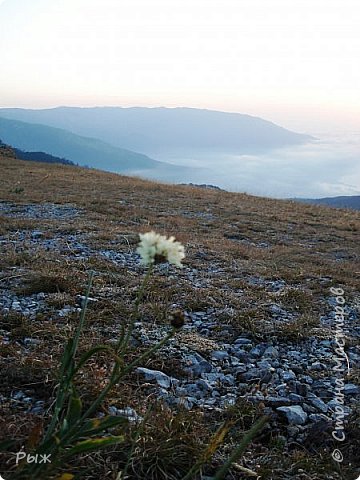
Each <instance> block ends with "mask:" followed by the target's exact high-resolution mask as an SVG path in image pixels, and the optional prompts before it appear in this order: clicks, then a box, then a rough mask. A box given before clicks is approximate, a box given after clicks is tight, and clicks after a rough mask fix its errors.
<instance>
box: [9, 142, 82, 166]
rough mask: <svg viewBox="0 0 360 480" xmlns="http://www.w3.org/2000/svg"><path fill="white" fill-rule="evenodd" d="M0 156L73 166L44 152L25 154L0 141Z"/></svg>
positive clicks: (72, 163) (67, 161)
mask: <svg viewBox="0 0 360 480" xmlns="http://www.w3.org/2000/svg"><path fill="white" fill-rule="evenodd" d="M0 154H2V155H3V156H10V157H13V156H15V157H16V158H18V159H19V160H27V161H29V162H43V163H61V164H62V165H75V163H74V162H71V161H70V160H66V158H60V157H55V156H54V155H50V154H48V153H44V152H25V151H24V150H20V149H19V148H14V147H12V146H11V145H6V144H5V143H3V142H2V141H1V139H0Z"/></svg>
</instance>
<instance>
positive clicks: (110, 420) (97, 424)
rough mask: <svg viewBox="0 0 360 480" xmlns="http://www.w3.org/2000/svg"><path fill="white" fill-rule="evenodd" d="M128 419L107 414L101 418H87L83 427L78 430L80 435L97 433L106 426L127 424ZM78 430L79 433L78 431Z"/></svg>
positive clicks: (105, 428)
mask: <svg viewBox="0 0 360 480" xmlns="http://www.w3.org/2000/svg"><path fill="white" fill-rule="evenodd" d="M128 423H129V420H128V419H127V418H126V417H114V416H112V415H108V416H106V417H103V418H92V419H90V420H88V421H87V422H86V423H85V425H84V428H82V429H81V430H80V432H81V436H83V435H95V434H97V433H100V432H103V431H104V430H107V429H108V428H114V427H118V426H119V425H124V426H125V425H127V424H128ZM80 432H79V433H80Z"/></svg>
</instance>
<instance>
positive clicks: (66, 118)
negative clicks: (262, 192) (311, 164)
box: [0, 106, 313, 155]
mask: <svg viewBox="0 0 360 480" xmlns="http://www.w3.org/2000/svg"><path fill="white" fill-rule="evenodd" d="M0 116H3V117H4V116H5V117H7V118H13V119H17V120H21V121H28V122H30V123H31V122H35V121H39V120H41V122H42V123H44V124H46V125H50V126H53V127H57V128H65V127H66V128H67V129H69V130H71V131H73V132H74V133H76V134H78V135H86V136H91V137H95V138H98V139H101V140H103V141H106V142H109V143H111V144H113V145H116V146H119V147H122V148H128V149H130V150H136V151H139V152H142V153H145V154H148V155H151V154H154V153H156V152H157V151H173V150H174V149H179V148H181V149H182V148H185V149H188V150H190V149H209V148H211V149H215V150H217V149H219V150H222V151H229V152H230V151H231V152H237V153H242V152H247V151H253V150H262V149H265V150H266V149H271V148H279V147H282V146H286V145H293V144H299V143H300V144H301V143H305V142H309V141H312V140H313V137H311V136H309V135H305V134H300V133H295V132H292V131H290V130H288V129H286V128H284V127H281V126H278V125H276V124H275V123H273V122H271V121H268V120H264V119H262V118H261V117H255V116H251V115H248V114H240V113H236V112H221V111H217V110H207V109H197V108H189V107H174V108H167V107H67V106H63V107H55V108H50V109H0Z"/></svg>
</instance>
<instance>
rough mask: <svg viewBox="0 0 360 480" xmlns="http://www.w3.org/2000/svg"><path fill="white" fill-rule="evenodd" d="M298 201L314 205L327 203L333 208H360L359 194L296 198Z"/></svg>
mask: <svg viewBox="0 0 360 480" xmlns="http://www.w3.org/2000/svg"><path fill="white" fill-rule="evenodd" d="M295 200H296V201H298V202H302V203H312V204H315V205H328V206H329V207H335V208H352V209H353V210H360V195H349V196H342V197H325V198H296V199H295Z"/></svg>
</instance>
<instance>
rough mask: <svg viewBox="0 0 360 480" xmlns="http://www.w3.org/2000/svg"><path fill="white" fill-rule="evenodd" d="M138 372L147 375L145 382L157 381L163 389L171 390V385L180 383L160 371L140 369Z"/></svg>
mask: <svg viewBox="0 0 360 480" xmlns="http://www.w3.org/2000/svg"><path fill="white" fill-rule="evenodd" d="M136 371H137V372H138V373H142V374H143V375H145V380H150V381H151V380H155V381H156V382H157V383H158V385H160V386H161V387H163V388H170V387H171V385H174V384H176V383H178V382H179V381H178V380H176V379H175V378H172V377H169V376H168V375H166V374H165V373H163V372H160V371H159V370H150V369H149V368H143V367H138V368H137V369H136Z"/></svg>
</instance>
